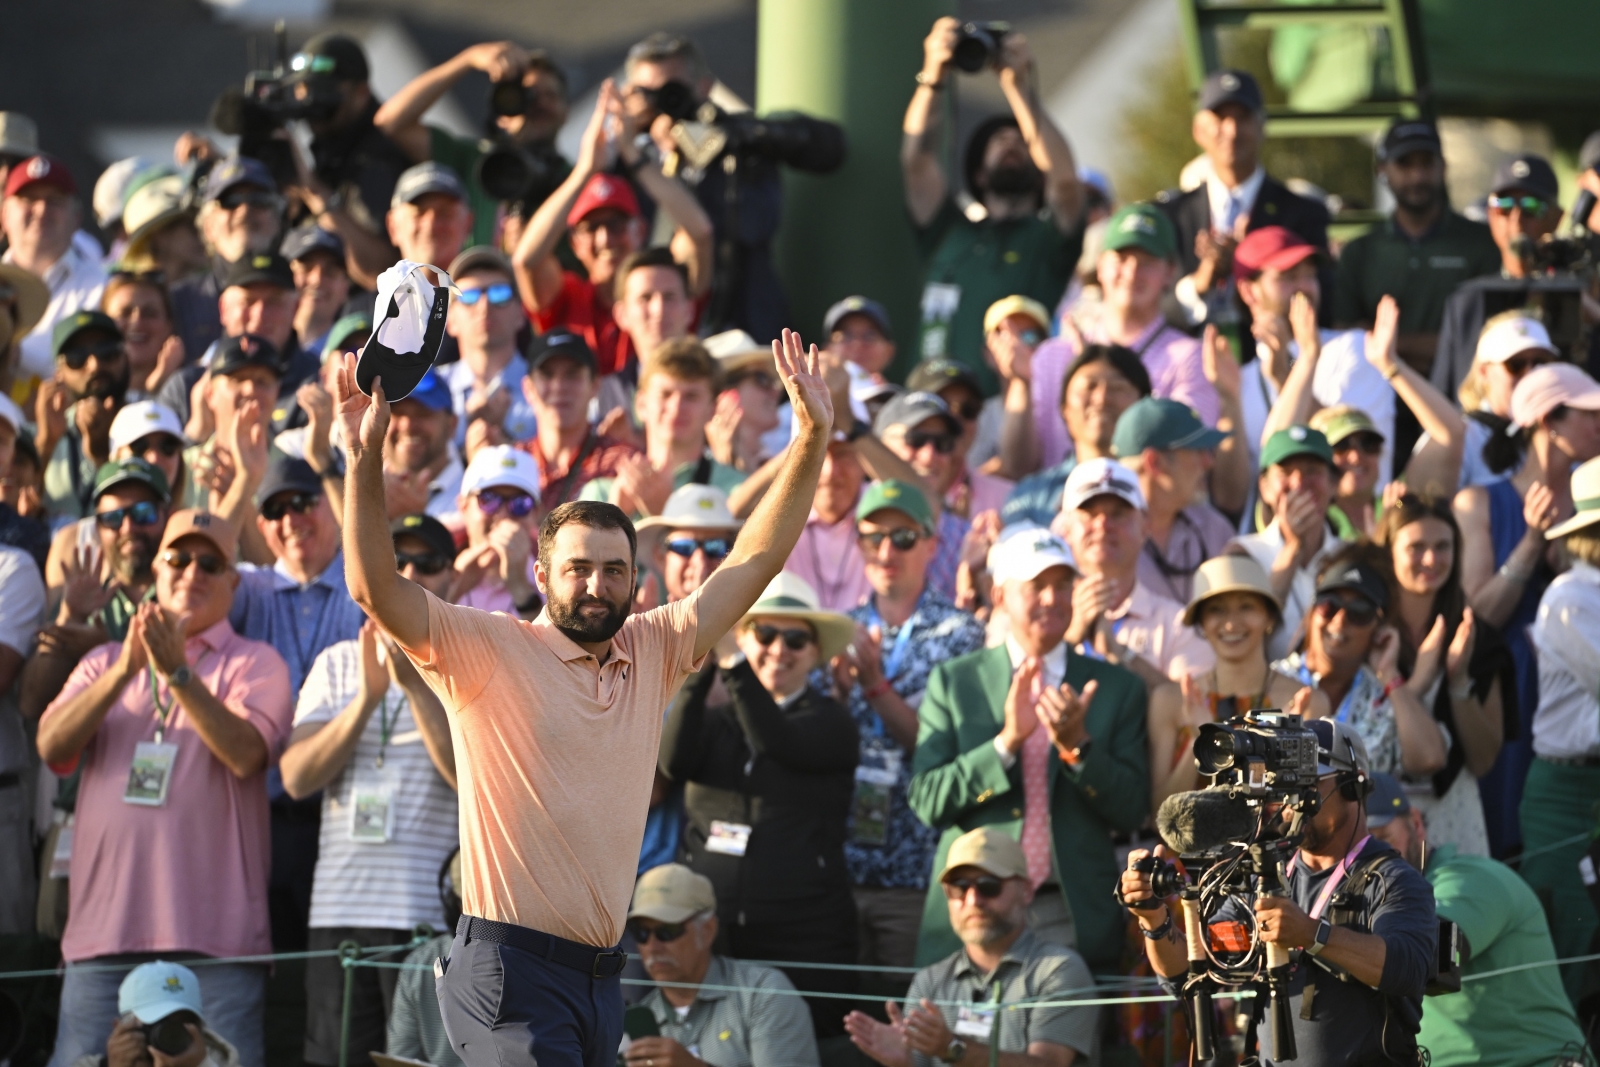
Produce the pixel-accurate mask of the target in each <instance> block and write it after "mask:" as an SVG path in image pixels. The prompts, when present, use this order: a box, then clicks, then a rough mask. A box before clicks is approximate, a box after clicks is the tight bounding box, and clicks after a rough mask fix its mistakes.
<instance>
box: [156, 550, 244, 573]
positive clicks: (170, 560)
mask: <svg viewBox="0 0 1600 1067" xmlns="http://www.w3.org/2000/svg"><path fill="white" fill-rule="evenodd" d="M161 562H162V563H165V564H166V565H167V566H169V567H171V568H172V569H173V570H175V571H186V570H188V569H189V564H191V563H197V564H199V565H200V569H201V570H202V571H205V572H206V573H207V574H209V575H211V576H212V577H213V578H215V577H216V576H217V575H219V574H221V573H222V572H223V571H225V570H227V569H228V563H227V561H226V560H224V559H223V558H222V557H221V556H218V555H215V554H213V553H210V552H199V553H196V552H185V551H184V550H183V549H181V548H169V549H167V551H165V552H163V553H161Z"/></svg>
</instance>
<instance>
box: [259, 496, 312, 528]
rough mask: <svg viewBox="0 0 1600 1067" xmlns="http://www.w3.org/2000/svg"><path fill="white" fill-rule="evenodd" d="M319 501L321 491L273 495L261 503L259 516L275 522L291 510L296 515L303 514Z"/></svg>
mask: <svg viewBox="0 0 1600 1067" xmlns="http://www.w3.org/2000/svg"><path fill="white" fill-rule="evenodd" d="M321 501H322V494H321V493H291V494H290V495H289V496H275V497H273V498H272V499H271V500H269V501H267V502H266V503H265V504H262V505H261V517H262V518H264V519H266V520H267V521H268V522H277V521H278V520H279V519H281V518H283V517H284V516H285V515H287V514H288V513H289V512H291V511H292V512H294V513H295V514H296V515H304V514H306V513H307V512H309V511H311V510H312V509H313V508H315V507H316V506H317V505H318V504H319V503H321Z"/></svg>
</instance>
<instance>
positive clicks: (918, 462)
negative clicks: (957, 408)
mask: <svg viewBox="0 0 1600 1067" xmlns="http://www.w3.org/2000/svg"><path fill="white" fill-rule="evenodd" d="M872 428H873V432H874V433H876V434H877V436H878V438H879V439H880V440H882V441H883V444H884V447H886V448H888V449H889V451H890V452H893V453H894V454H895V455H896V456H898V457H899V458H900V459H901V461H902V462H904V463H905V464H907V465H908V466H909V467H910V468H911V469H912V471H914V472H915V473H916V476H917V478H918V479H919V481H920V482H921V484H922V485H923V487H924V488H925V489H926V491H927V493H928V497H929V498H930V499H931V500H938V501H940V502H941V503H942V502H943V501H944V500H945V499H946V493H947V492H949V490H950V488H951V487H952V486H953V485H954V484H955V481H956V476H957V475H958V474H959V473H960V472H961V469H962V463H963V460H962V455H961V452H962V450H961V424H960V423H959V422H958V421H957V419H956V417H955V416H954V415H953V414H951V412H950V408H949V407H948V406H947V405H946V404H945V402H944V401H943V400H941V399H940V398H939V397H938V396H936V395H934V394H933V393H922V392H915V393H902V394H900V395H899V396H897V397H895V398H894V399H893V400H891V401H889V402H888V403H887V404H885V405H884V406H883V408H882V410H880V411H879V412H878V417H877V418H876V419H874V420H873V427H872ZM936 514H937V522H936V525H935V528H934V536H935V540H936V542H937V544H938V551H937V553H936V554H935V555H934V558H933V560H932V562H930V563H929V565H928V580H929V581H930V582H932V583H933V587H934V588H935V589H937V590H939V592H941V593H943V594H944V595H945V596H946V597H948V598H950V599H952V600H954V599H955V595H956V569H957V567H958V565H959V564H960V561H961V542H962V541H963V539H965V538H966V536H967V530H968V529H970V528H971V525H972V524H971V523H970V522H969V521H968V520H966V519H963V518H961V517H960V516H959V515H956V514H954V513H953V512H952V511H950V510H949V508H947V507H941V508H940V510H939V511H938V512H937V513H936Z"/></svg>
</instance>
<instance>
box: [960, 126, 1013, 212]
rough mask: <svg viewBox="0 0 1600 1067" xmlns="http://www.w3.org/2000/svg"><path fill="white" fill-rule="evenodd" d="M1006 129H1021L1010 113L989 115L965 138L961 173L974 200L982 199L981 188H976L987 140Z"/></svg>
mask: <svg viewBox="0 0 1600 1067" xmlns="http://www.w3.org/2000/svg"><path fill="white" fill-rule="evenodd" d="M1006 129H1010V130H1021V129H1022V127H1021V126H1018V125H1017V120H1016V119H1014V118H1012V117H1011V116H1010V115H990V116H989V117H988V118H986V119H984V120H983V121H982V122H980V123H978V128H977V129H975V130H973V131H972V136H971V137H968V138H967V151H966V154H965V155H963V156H962V158H961V173H962V175H963V176H964V177H965V178H966V181H967V192H969V193H971V194H972V197H973V199H975V200H981V199H983V190H982V189H979V188H978V175H979V174H982V173H983V156H984V153H985V152H987V151H988V150H989V141H990V140H991V139H993V137H994V135H995V134H997V133H999V132H1000V131H1001V130H1006Z"/></svg>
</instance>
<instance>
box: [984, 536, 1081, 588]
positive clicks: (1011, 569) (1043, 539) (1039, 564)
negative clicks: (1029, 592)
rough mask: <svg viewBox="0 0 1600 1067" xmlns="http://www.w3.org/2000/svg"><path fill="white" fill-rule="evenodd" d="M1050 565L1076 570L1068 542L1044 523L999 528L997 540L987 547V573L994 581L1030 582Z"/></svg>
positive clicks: (1074, 572) (1075, 571)
mask: <svg viewBox="0 0 1600 1067" xmlns="http://www.w3.org/2000/svg"><path fill="white" fill-rule="evenodd" d="M1051 567H1066V568H1067V569H1068V570H1070V571H1071V572H1072V573H1073V574H1077V573H1078V561H1077V560H1075V559H1073V558H1072V549H1070V548H1068V547H1067V543H1066V542H1065V541H1063V540H1062V539H1061V538H1059V537H1057V536H1056V535H1055V534H1053V533H1051V532H1050V531H1049V530H1046V529H1045V528H1044V527H1043V526H1040V525H1038V524H1037V523H1032V522H1019V523H1016V524H1014V525H1012V526H1008V527H1006V528H1005V529H1004V530H1001V531H1000V540H998V541H996V542H995V543H994V546H993V547H992V548H990V549H989V574H990V575H991V576H992V577H993V578H994V581H995V584H996V585H1004V584H1005V583H1006V582H1030V581H1032V580H1033V579H1035V578H1037V577H1038V576H1039V575H1041V574H1043V573H1044V572H1045V571H1047V570H1049V569H1050V568H1051Z"/></svg>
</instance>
